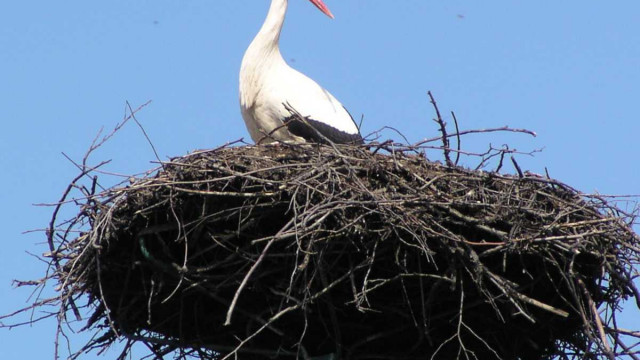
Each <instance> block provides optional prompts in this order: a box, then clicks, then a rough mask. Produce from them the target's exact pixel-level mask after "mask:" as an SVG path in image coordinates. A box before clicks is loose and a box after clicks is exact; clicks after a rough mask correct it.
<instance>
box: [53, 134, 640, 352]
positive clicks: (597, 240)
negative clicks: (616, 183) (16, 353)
mask: <svg viewBox="0 0 640 360" xmlns="http://www.w3.org/2000/svg"><path fill="white" fill-rule="evenodd" d="M383 148H384V146H379V147H372V146H368V147H367V146H338V145H335V146H319V145H286V144H279V145H272V146H241V147H225V148H220V149H216V150H211V151H202V152H197V153H194V154H190V155H187V156H184V157H178V158H174V159H172V160H171V161H169V162H166V163H163V164H162V169H161V170H159V171H158V172H157V173H156V174H154V175H153V176H149V177H143V178H139V179H132V181H131V183H130V185H128V186H123V187H117V188H111V189H107V190H105V191H103V192H99V191H96V189H95V188H94V189H85V190H86V192H87V193H90V194H91V195H90V196H88V197H87V201H86V203H84V204H83V205H82V209H81V212H80V213H79V215H78V216H77V217H76V218H75V219H73V220H72V221H71V222H67V223H63V224H62V225H64V226H58V227H57V229H53V228H52V231H51V232H50V234H49V235H50V242H51V245H52V246H53V247H54V251H53V252H52V253H51V254H49V256H51V257H53V259H54V263H55V265H56V267H57V272H56V273H55V274H54V277H55V278H56V279H57V280H58V281H59V282H60V284H61V285H60V292H61V294H60V296H59V297H57V298H56V299H57V300H58V301H59V305H60V306H61V312H60V313H61V314H64V313H66V312H68V311H71V310H74V311H75V312H76V313H78V312H79V311H78V310H77V309H76V303H78V299H79V298H81V297H83V296H85V295H88V296H89V306H90V309H91V311H92V315H91V317H90V318H89V319H88V323H87V325H86V329H92V330H93V331H95V333H96V335H95V336H94V338H93V339H92V341H91V342H90V343H89V344H87V346H86V347H84V348H83V349H82V351H86V350H88V349H103V348H106V347H108V346H110V345H111V344H113V343H114V342H116V341H118V340H120V339H122V338H123V337H124V339H127V341H128V342H127V344H126V349H125V353H123V355H122V356H123V357H124V356H125V355H124V354H126V350H128V349H129V347H130V346H131V345H132V344H134V343H136V342H142V343H144V344H146V345H147V346H148V347H149V349H151V350H152V352H153V354H154V355H153V356H154V357H155V358H162V357H163V356H164V355H166V354H168V353H170V352H173V351H177V353H176V355H175V356H177V357H179V358H186V357H189V356H195V357H200V358H225V359H235V358H239V359H263V358H264V359H267V358H279V359H289V358H290V359H296V358H297V359H308V358H310V357H314V356H319V355H323V354H330V353H333V354H336V359H337V358H340V359H550V358H554V357H555V358H561V359H573V358H576V359H578V358H579V359H588V358H593V359H596V358H598V359H599V358H603V359H612V358H614V357H616V356H618V355H621V354H630V353H633V351H634V350H633V349H631V348H630V346H627V345H625V344H624V342H623V341H622V340H623V339H622V337H621V333H624V331H622V330H619V329H617V327H616V326H615V315H616V314H617V312H618V310H619V308H618V306H619V303H620V302H621V301H622V300H623V299H625V298H627V297H629V296H632V297H636V298H637V296H638V294H637V291H636V290H635V288H634V284H633V279H634V276H635V273H634V269H633V267H634V266H636V265H637V264H638V256H639V250H638V246H640V241H639V238H638V236H637V235H636V234H634V233H633V232H632V230H631V228H630V224H631V222H632V221H633V219H632V218H630V215H626V214H624V213H623V212H621V211H620V210H619V209H617V208H615V207H613V206H611V205H610V204H609V203H608V202H607V201H605V199H604V198H601V197H597V196H586V195H584V194H581V193H579V192H578V191H576V190H574V189H572V188H571V187H569V186H567V185H564V184H562V183H560V182H558V181H555V180H552V179H549V178H546V177H541V176H536V175H532V174H520V176H506V175H500V174H497V173H489V172H483V171H475V170H465V169H462V168H459V167H454V166H445V165H441V164H439V163H434V162H430V161H427V160H426V159H425V157H424V156H422V155H421V154H419V152H416V151H414V150H415V149H412V148H405V149H395V148H394V149H392V148H389V147H387V148H386V149H383ZM383 150H384V151H383ZM54 217H55V215H54ZM82 224H89V229H88V230H85V231H83V232H81V233H79V234H78V233H74V232H73V229H78V228H81V227H82V226H83V225H82Z"/></svg>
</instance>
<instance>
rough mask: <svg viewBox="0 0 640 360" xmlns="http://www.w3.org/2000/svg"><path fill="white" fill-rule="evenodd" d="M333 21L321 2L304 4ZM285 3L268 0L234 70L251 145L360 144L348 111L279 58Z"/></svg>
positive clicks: (312, 0)
mask: <svg viewBox="0 0 640 360" xmlns="http://www.w3.org/2000/svg"><path fill="white" fill-rule="evenodd" d="M309 1H311V3H312V4H314V5H315V6H316V7H317V8H318V9H320V11H322V12H323V13H324V14H326V15H327V16H329V17H331V18H333V14H332V13H331V11H330V10H329V8H328V7H327V6H326V5H325V4H324V2H323V1H322V0H309ZM287 6H288V0H272V1H271V7H270V8H269V14H268V15H267V18H266V20H265V22H264V24H263V25H262V28H261V29H260V31H259V32H258V34H257V35H256V37H255V38H254V39H253V41H252V42H251V45H249V48H248V49H247V51H246V52H245V54H244V58H243V59H242V66H241V69H240V107H241V109H242V117H243V119H244V122H245V124H246V126H247V129H248V130H249V133H250V134H251V138H252V139H253V141H255V142H256V143H257V144H259V143H270V142H275V141H286V142H297V143H304V142H321V143H324V142H328V141H330V142H334V143H361V142H362V137H361V136H360V130H359V129H358V126H357V125H356V123H355V122H354V120H353V118H352V117H351V115H350V114H349V112H348V111H347V110H346V109H345V108H344V106H343V105H342V104H341V103H340V102H339V101H338V100H337V99H336V98H335V97H333V95H331V94H330V93H329V92H328V91H327V90H325V89H324V88H322V87H321V86H320V85H318V84H317V83H316V82H315V81H313V80H311V79H310V78H309V77H307V76H306V75H304V74H302V73H301V72H299V71H297V70H295V69H293V68H291V67H290V66H289V65H288V64H287V63H286V61H285V60H284V58H283V57H282V54H281V53H280V47H279V40H280V32H281V30H282V26H283V24H284V19H285V15H286V12H287Z"/></svg>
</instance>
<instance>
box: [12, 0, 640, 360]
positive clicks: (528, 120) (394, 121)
mask: <svg viewBox="0 0 640 360" xmlns="http://www.w3.org/2000/svg"><path fill="white" fill-rule="evenodd" d="M326 1H327V4H328V6H329V7H330V8H331V10H332V11H333V13H334V14H335V15H336V19H335V20H330V19H328V18H326V17H325V16H324V15H322V14H321V13H320V12H319V11H317V10H316V9H315V8H314V7H313V6H312V5H311V4H309V3H308V2H307V1H303V0H290V2H291V6H290V11H289V16H288V20H287V24H286V27H285V31H284V34H283V37H282V44H281V47H282V51H283V53H284V56H285V58H286V59H288V60H289V61H290V62H291V64H292V65H293V66H295V67H297V68H298V69H300V70H301V71H303V72H305V73H307V74H308V75H310V76H311V77H312V78H314V79H316V80H317V81H318V82H319V83H320V84H322V85H323V86H325V87H326V88H327V89H329V90H330V91H331V92H332V93H333V94H334V95H335V96H336V97H337V98H338V99H340V100H341V101H342V102H343V103H344V104H345V106H347V107H348V108H349V110H350V111H351V113H352V114H354V116H356V117H359V116H360V115H362V114H363V115H364V118H365V120H364V123H363V132H364V133H369V132H371V131H374V130H377V129H379V128H381V127H383V126H386V125H388V126H393V127H395V128H397V129H398V130H400V131H401V132H403V133H404V134H405V135H406V136H407V137H408V138H409V140H411V141H418V140H420V139H423V138H426V137H431V136H434V135H435V134H436V130H437V129H436V127H435V125H434V124H433V123H432V122H431V120H430V119H431V118H432V117H433V113H432V109H431V107H430V105H429V103H428V99H427V96H426V92H427V90H431V91H432V92H433V93H434V95H435V96H436V99H437V100H438V102H439V104H440V107H441V110H443V111H445V112H448V110H454V111H455V112H456V114H457V117H458V119H459V121H460V122H461V127H462V128H485V127H496V126H503V125H509V126H512V127H524V128H528V129H531V130H534V131H536V132H537V133H538V134H539V136H538V137H537V138H529V137H526V136H507V135H501V134H494V135H490V136H478V137H470V138H468V139H466V140H464V143H463V146H464V147H465V148H466V149H469V150H479V149H483V148H484V147H485V146H486V145H487V144H488V143H489V142H491V143H493V144H495V145H501V144H503V143H509V144H510V145H511V146H512V147H516V148H518V149H519V150H532V149H535V148H544V151H543V152H542V153H539V154H537V155H536V156H535V157H526V156H520V157H519V158H518V159H519V162H520V164H521V166H522V167H523V168H525V169H529V170H531V171H534V172H538V173H544V168H545V167H546V168H548V170H549V173H550V174H551V175H552V176H553V177H555V178H557V179H560V180H562V181H564V182H566V183H569V184H571V185H572V186H574V187H576V188H578V189H581V190H583V191H585V192H596V191H597V192H600V193H606V194H638V193H640V185H639V184H640V166H639V165H638V161H639V157H640V156H639V155H640V141H639V136H640V121H639V120H640V119H639V115H638V110H637V108H638V104H640V38H639V34H640V2H638V1H635V0H634V1H631V0H627V1H616V2H601V1H581V2H578V1H535V2H534V1H529V2H523V1H510V2H504V1H502V2H488V1H482V2H480V1H455V0H448V1H429V0H394V1H380V0H378V1H376V0H326ZM268 2H269V1H268V0H209V1H206V0H174V1H168V0H153V1H151V0H138V1H123V0H110V1H99V2H98V1H92V2H88V1H78V0H67V1H57V2H52V1H44V0H33V1H31V0H23V1H5V2H4V3H3V5H2V6H0V124H1V125H2V131H0V152H1V153H2V155H1V156H0V168H1V169H2V171H3V174H2V176H0V186H1V188H2V192H1V193H0V200H1V203H2V207H1V209H0V213H1V216H0V218H1V219H2V224H3V226H2V229H1V230H0V231H1V232H2V233H1V235H2V241H3V244H4V246H3V250H2V252H0V263H1V264H2V266H1V267H0V291H1V293H2V294H3V296H2V298H1V300H0V313H6V312H9V311H11V310H12V309H15V308H17V307H20V306H23V305H25V303H26V301H27V297H28V295H29V293H28V292H27V291H24V290H13V289H12V286H11V279H14V278H20V279H33V278H37V277H39V276H40V275H41V274H42V272H43V270H44V265H43V264H41V263H39V262H38V261H37V260H36V259H34V258H33V257H31V256H30V255H28V254H27V253H26V251H30V252H32V253H36V254H40V253H42V252H43V251H44V250H45V246H44V244H43V241H44V235H43V234H40V233H29V234H22V232H23V231H26V230H30V229H37V228H42V227H44V226H45V225H46V223H47V221H48V216H49V215H50V209H47V208H38V207H34V206H32V204H34V203H42V202H54V201H55V200H56V199H58V198H59V196H60V194H61V192H62V190H63V188H64V187H65V186H66V185H67V183H68V182H69V181H70V180H71V178H72V177H73V176H74V175H75V174H76V172H75V169H74V167H73V166H72V165H71V164H70V163H69V162H68V161H67V160H65V159H64V158H63V156H62V155H61V152H65V153H66V154H68V155H69V156H71V157H72V158H74V159H80V158H81V156H82V154H83V153H84V151H85V150H86V149H87V147H88V146H89V144H90V142H91V140H92V139H93V137H94V136H95V135H96V133H97V131H98V130H99V129H100V128H101V127H105V128H107V129H111V128H112V127H113V126H114V125H115V124H116V123H117V122H118V121H120V120H121V119H122V117H123V114H124V110H125V101H129V102H130V103H131V104H132V106H134V107H136V106H138V105H140V104H142V103H144V102H146V101H147V100H153V102H152V104H151V105H149V106H148V107H147V108H145V109H144V110H143V111H142V112H140V113H139V114H138V120H139V121H140V122H141V123H142V124H143V125H144V127H145V129H146V131H147V132H148V134H149V136H150V137H151V139H152V141H153V143H154V144H155V146H156V148H157V149H158V151H159V153H160V155H161V157H163V158H166V157H167V156H175V155H182V154H185V153H186V152H187V151H190V150H193V149H199V148H211V147H215V146H219V145H221V144H223V143H225V142H227V141H231V140H235V139H238V138H241V137H245V138H246V139H249V136H248V134H247V132H246V130H245V127H244V124H243V122H242V119H241V116H240V113H239V107H238V95H237V81H238V80H237V78H238V70H239V66H240V61H241V58H242V55H243V53H244V50H245V48H246V47H247V45H248V44H249V42H250V41H251V39H252V37H253V36H254V35H255V33H256V32H257V30H258V28H259V27H260V24H261V23H262V20H263V18H264V16H265V14H266V10H267V7H268ZM389 135H391V134H389ZM103 159H113V163H112V164H111V165H109V167H108V170H111V171H114V172H119V173H134V172H139V171H143V170H145V169H148V168H150V167H152V165H151V164H150V163H149V162H150V161H152V160H154V156H153V153H152V152H151V150H150V148H149V146H148V145H147V142H146V141H145V139H144V138H143V136H142V134H141V133H140V131H139V129H138V128H137V127H136V126H135V125H134V124H133V123H132V124H130V125H128V126H127V127H126V128H125V129H124V130H123V131H121V133H119V134H118V135H117V136H116V137H115V138H114V139H113V140H112V142H111V143H109V144H108V145H107V146H106V147H104V148H103V149H102V150H101V151H100V152H98V153H97V154H96V157H95V158H94V160H96V161H98V160H103ZM505 170H506V171H509V172H512V171H513V169H511V168H510V167H507V168H506V169H505ZM636 230H638V229H636ZM626 314H627V316H625V319H624V320H625V323H624V324H623V325H624V326H626V327H631V328H634V329H636V330H637V329H639V328H640V314H639V313H638V311H637V310H633V309H632V310H627V312H626ZM54 330H55V328H54V325H53V324H52V323H51V322H48V323H43V324H40V325H37V326H35V327H32V328H21V329H14V330H12V331H7V330H0V358H3V359H11V358H25V359H42V358H52V351H53V343H52V342H53V334H54ZM76 345H80V344H76ZM110 355H111V357H113V354H110ZM87 358H92V356H89V357H87Z"/></svg>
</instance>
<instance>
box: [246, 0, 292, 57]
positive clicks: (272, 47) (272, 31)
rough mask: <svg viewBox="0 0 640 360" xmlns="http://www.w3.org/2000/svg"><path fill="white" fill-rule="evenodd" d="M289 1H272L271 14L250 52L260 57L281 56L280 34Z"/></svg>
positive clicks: (254, 40) (250, 47) (268, 15)
mask: <svg viewBox="0 0 640 360" xmlns="http://www.w3.org/2000/svg"><path fill="white" fill-rule="evenodd" d="M287 5H288V0H272V1H271V7H270V8H269V14H267V18H266V19H265V21H264V24H262V28H260V31H259V32H258V35H256V37H255V38H254V39H253V41H252V42H251V45H249V49H248V51H251V52H253V53H254V54H255V55H258V56H260V55H261V56H267V57H269V56H273V55H276V56H279V55H280V46H279V44H278V43H279V42H280V32H281V31H282V26H283V25H284V18H285V15H286V13H287Z"/></svg>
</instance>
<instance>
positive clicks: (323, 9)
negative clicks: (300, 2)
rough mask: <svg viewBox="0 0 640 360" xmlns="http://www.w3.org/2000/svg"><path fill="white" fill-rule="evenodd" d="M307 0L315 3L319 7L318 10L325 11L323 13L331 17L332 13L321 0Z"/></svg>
mask: <svg viewBox="0 0 640 360" xmlns="http://www.w3.org/2000/svg"><path fill="white" fill-rule="evenodd" d="M309 1H311V3H312V4H313V5H315V6H316V7H317V8H318V9H320V11H322V12H323V13H325V15H327V16H328V17H330V18H332V19H333V14H332V13H331V10H329V8H328V7H327V5H325V4H324V2H323V1H322V0H309Z"/></svg>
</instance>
